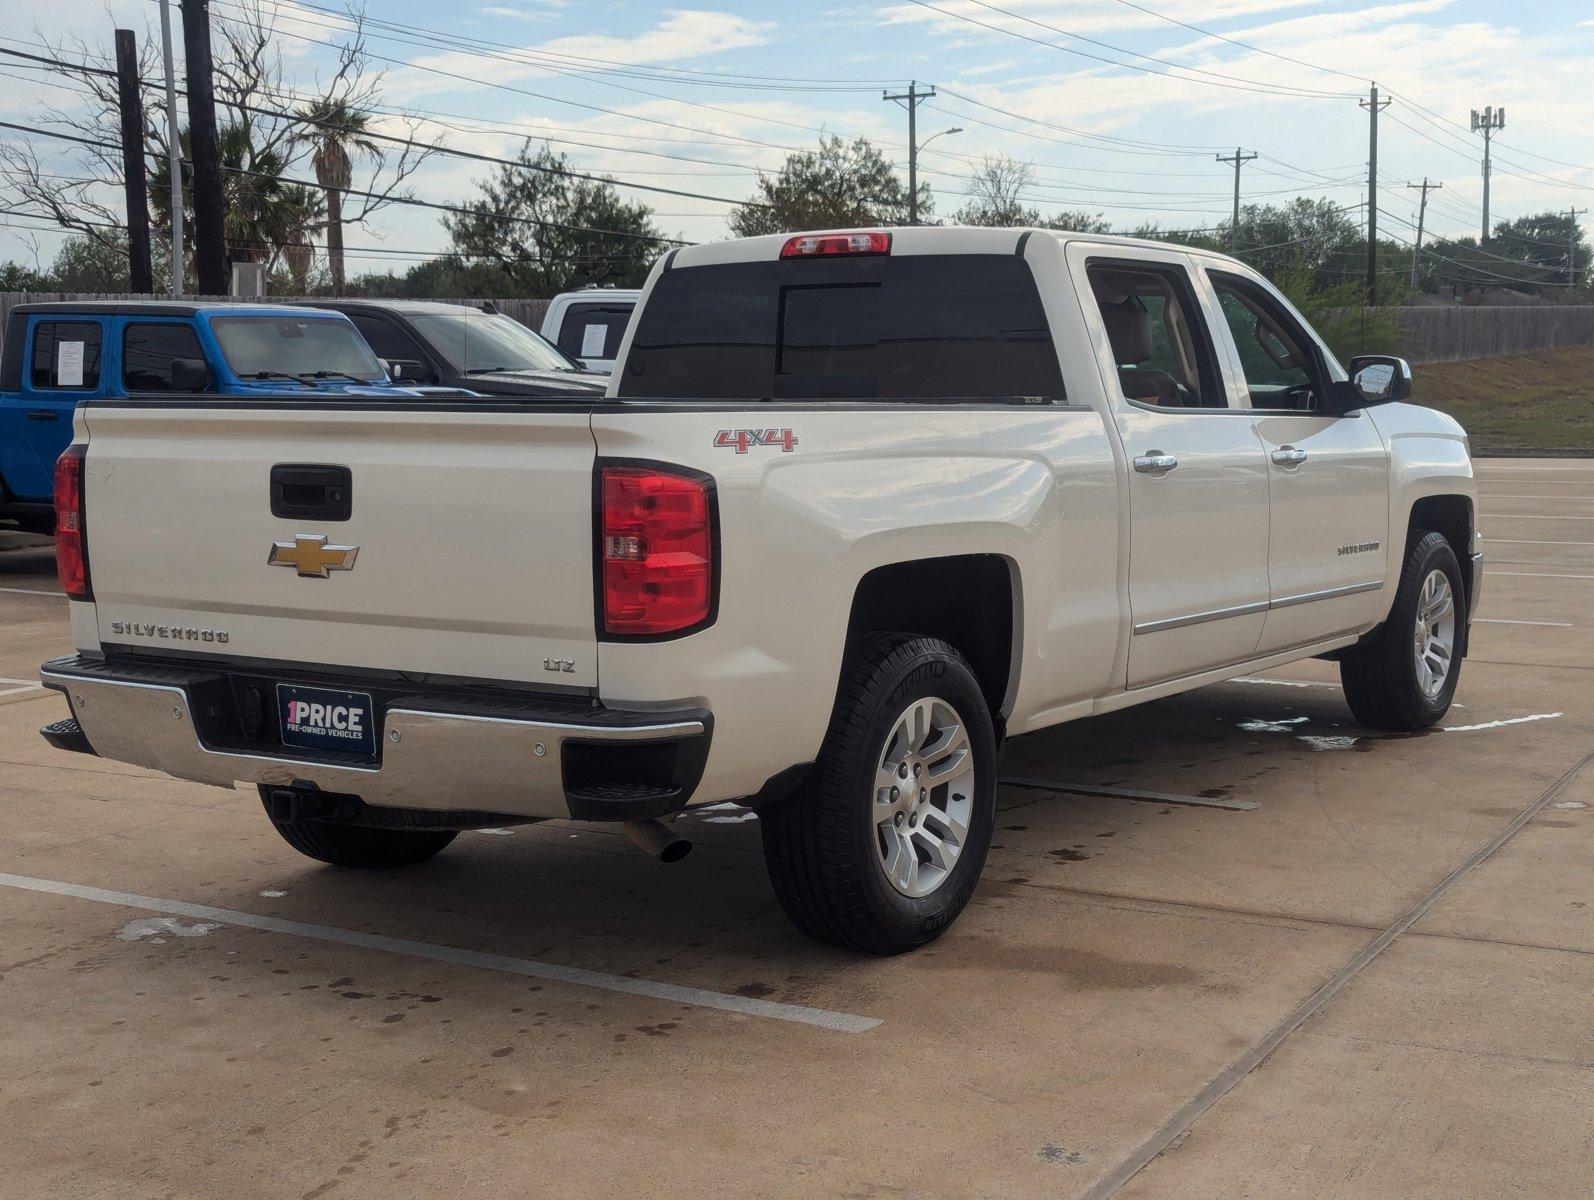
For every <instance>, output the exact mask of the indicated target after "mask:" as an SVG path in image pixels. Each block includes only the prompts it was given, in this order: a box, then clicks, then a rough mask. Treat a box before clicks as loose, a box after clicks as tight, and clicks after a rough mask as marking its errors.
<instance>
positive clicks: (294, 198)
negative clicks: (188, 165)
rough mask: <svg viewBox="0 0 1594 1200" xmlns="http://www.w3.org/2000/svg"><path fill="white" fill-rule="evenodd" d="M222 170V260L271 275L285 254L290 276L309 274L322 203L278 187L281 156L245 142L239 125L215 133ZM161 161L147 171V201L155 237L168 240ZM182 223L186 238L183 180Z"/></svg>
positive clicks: (190, 224)
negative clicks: (309, 254)
mask: <svg viewBox="0 0 1594 1200" xmlns="http://www.w3.org/2000/svg"><path fill="white" fill-rule="evenodd" d="M180 136H181V143H182V147H183V156H184V158H187V157H188V130H187V129H184V130H183V131H182V133H181V135H180ZM217 142H218V144H219V146H220V150H221V167H222V177H221V181H222V229H223V233H224V235H225V238H226V243H227V255H228V257H229V258H230V259H232V261H234V262H259V263H265V264H266V265H267V268H268V269H271V270H274V269H275V268H276V267H277V266H278V265H279V264H280V263H281V262H282V261H283V258H284V256H285V255H287V256H288V257H289V267H290V272H291V271H293V270H294V269H295V264H297V266H298V268H299V274H301V275H303V274H304V273H305V272H306V271H307V269H308V260H307V251H308V248H309V247H310V244H311V238H312V236H313V234H314V232H315V231H316V230H317V229H319V228H320V226H321V224H322V223H323V221H324V219H325V215H326V202H325V200H324V199H323V198H322V196H321V194H320V193H319V192H318V191H317V190H316V189H315V188H311V187H305V186H303V185H300V184H295V183H285V182H283V179H282V175H283V172H284V169H285V161H284V159H283V156H282V154H281V153H279V152H278V151H276V150H273V149H269V148H262V147H259V146H256V145H254V144H253V142H252V141H251V140H250V130H249V128H248V127H247V126H245V125H242V124H239V123H229V124H226V125H223V126H222V127H221V128H220V129H219V130H218V131H217ZM168 169H169V168H168V164H167V160H166V159H164V158H163V159H161V160H159V161H158V162H157V164H156V166H155V169H154V170H153V171H152V172H150V180H149V200H150V209H151V211H152V212H153V214H154V220H153V225H154V228H155V233H156V235H157V238H158V239H160V238H164V239H165V240H166V241H168V242H169V241H170V239H171V227H172V226H171V219H172V218H171V184H170V182H169V180H170V175H169V174H168ZM183 183H184V186H183V207H184V209H185V210H186V211H185V215H184V218H183V229H184V231H185V234H186V233H187V232H189V231H191V230H192V229H193V228H194V216H193V211H194V210H193V204H194V195H193V188H192V185H191V184H190V182H189V180H188V178H187V174H186V172H185V175H184V181H183Z"/></svg>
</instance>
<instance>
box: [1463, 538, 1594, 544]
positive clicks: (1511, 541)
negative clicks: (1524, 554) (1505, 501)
mask: <svg viewBox="0 0 1594 1200" xmlns="http://www.w3.org/2000/svg"><path fill="white" fill-rule="evenodd" d="M1487 540H1488V541H1490V542H1500V543H1501V544H1503V545H1506V546H1594V542H1540V541H1536V540H1534V539H1533V538H1497V537H1492V538H1489V539H1487Z"/></svg>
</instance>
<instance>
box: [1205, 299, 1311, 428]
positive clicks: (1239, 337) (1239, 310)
mask: <svg viewBox="0 0 1594 1200" xmlns="http://www.w3.org/2000/svg"><path fill="white" fill-rule="evenodd" d="M1208 274H1209V275H1210V276H1211V278H1212V286H1213V288H1214V290H1215V291H1216V292H1217V296H1218V304H1219V306H1220V307H1221V308H1222V309H1223V316H1224V319H1225V320H1226V321H1227V322H1228V326H1229V332H1230V333H1231V334H1232V335H1233V337H1234V345H1235V348H1236V349H1237V350H1239V352H1240V367H1241V369H1242V370H1243V371H1244V372H1245V386H1246V388H1247V390H1248V391H1249V392H1250V393H1251V407H1252V408H1257V409H1273V410H1283V411H1287V412H1316V411H1319V410H1320V409H1322V408H1323V398H1324V396H1325V395H1326V394H1327V393H1326V388H1327V380H1326V379H1325V378H1324V376H1323V367H1322V362H1321V359H1320V358H1319V356H1318V353H1317V346H1316V344H1315V343H1314V342H1313V341H1312V339H1311V337H1310V336H1309V335H1308V334H1307V333H1306V331H1305V330H1304V329H1302V328H1301V326H1300V323H1299V322H1298V321H1296V320H1295V318H1294V317H1292V316H1291V315H1290V314H1289V312H1288V311H1287V310H1286V309H1285V308H1284V307H1283V306H1282V305H1281V304H1279V303H1278V301H1277V300H1275V299H1274V298H1273V297H1272V296H1270V295H1268V293H1267V292H1266V291H1265V290H1264V289H1262V288H1259V287H1257V286H1256V285H1255V284H1254V283H1252V282H1251V281H1249V280H1247V279H1244V278H1242V277H1240V276H1238V275H1228V274H1225V273H1223V272H1221V271H1211V272H1209V273H1208Z"/></svg>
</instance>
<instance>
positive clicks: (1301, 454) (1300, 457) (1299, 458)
mask: <svg viewBox="0 0 1594 1200" xmlns="http://www.w3.org/2000/svg"><path fill="white" fill-rule="evenodd" d="M1273 461H1274V462H1276V463H1278V465H1279V466H1281V467H1298V466H1300V465H1301V464H1302V463H1303V462H1305V461H1306V451H1304V450H1297V449H1296V448H1295V447H1294V446H1280V447H1279V448H1278V449H1277V450H1275V451H1273Z"/></svg>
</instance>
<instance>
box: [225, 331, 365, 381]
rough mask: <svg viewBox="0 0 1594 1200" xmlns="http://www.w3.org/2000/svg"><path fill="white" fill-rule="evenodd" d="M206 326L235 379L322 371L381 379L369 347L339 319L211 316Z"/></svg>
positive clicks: (352, 376)
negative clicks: (209, 329)
mask: <svg viewBox="0 0 1594 1200" xmlns="http://www.w3.org/2000/svg"><path fill="white" fill-rule="evenodd" d="M210 327H211V329H213V330H214V331H215V334H216V340H217V341H218V342H220V343H221V352H222V353H223V354H224V355H226V357H227V364H228V365H229V366H230V367H232V369H233V373H234V374H235V375H237V376H238V378H239V379H270V378H272V377H273V376H276V375H290V376H294V377H297V376H300V375H315V374H317V373H322V374H324V375H325V376H326V377H327V378H332V379H336V378H339V377H346V378H352V379H357V380H360V381H362V382H367V383H370V382H376V381H380V380H381V379H382V378H383V377H384V375H383V371H382V366H381V364H380V363H378V362H377V361H376V357H375V356H374V355H373V354H372V353H371V349H370V347H369V346H367V345H366V344H365V341H364V339H362V338H361V337H360V335H359V333H358V332H356V330H355V328H354V326H353V325H351V324H349V322H348V321H346V320H344V319H343V318H342V317H216V318H215V319H214V320H212V321H211V323H210Z"/></svg>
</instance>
